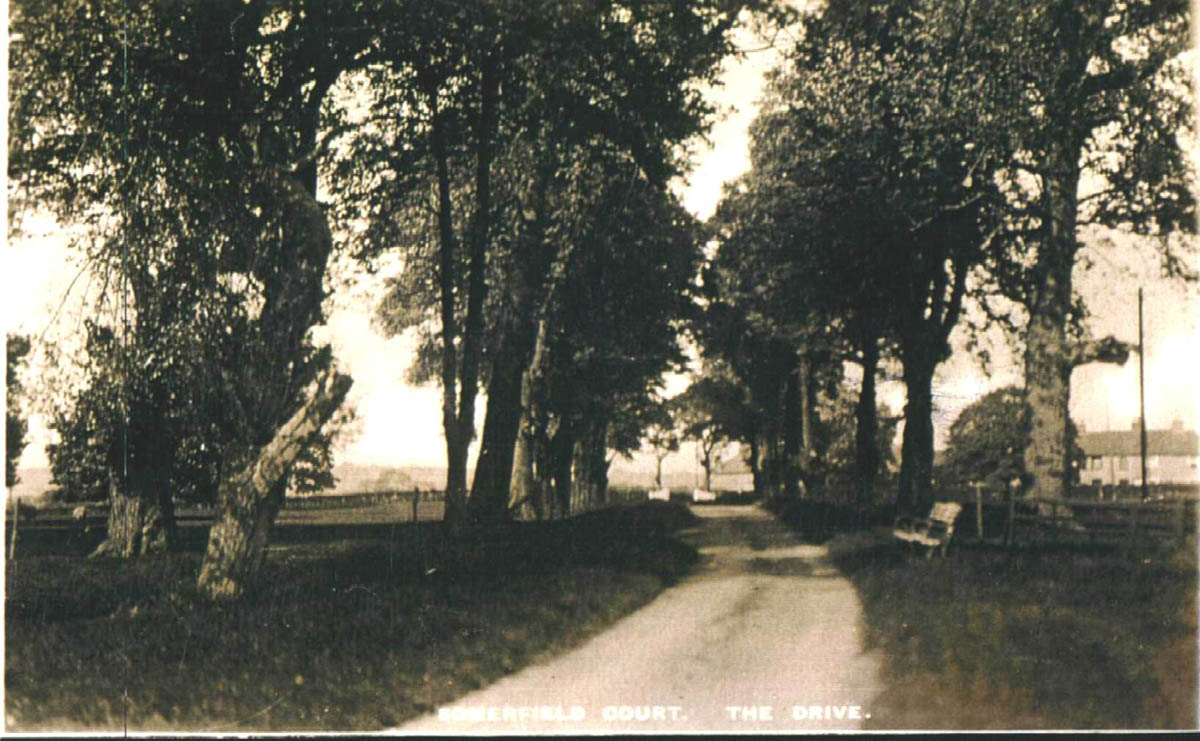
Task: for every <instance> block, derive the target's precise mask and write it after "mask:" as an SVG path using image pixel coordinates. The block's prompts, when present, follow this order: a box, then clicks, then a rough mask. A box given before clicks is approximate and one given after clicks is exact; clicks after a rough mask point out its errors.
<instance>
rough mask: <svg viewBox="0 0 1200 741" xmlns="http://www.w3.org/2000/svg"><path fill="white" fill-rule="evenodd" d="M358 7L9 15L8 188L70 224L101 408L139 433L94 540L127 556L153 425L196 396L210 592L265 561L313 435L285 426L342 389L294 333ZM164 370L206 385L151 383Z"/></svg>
mask: <svg viewBox="0 0 1200 741" xmlns="http://www.w3.org/2000/svg"><path fill="white" fill-rule="evenodd" d="M363 9H364V6H363V5H362V4H357V3H352V2H347V3H337V4H334V3H318V2H314V3H310V2H305V1H304V0H295V1H294V2H284V3H279V2H248V3H247V2H234V1H233V0H228V1H226V2H220V3H187V2H183V3H171V4H166V3H164V4H160V5H155V6H151V7H149V8H147V9H145V11H144V12H140V13H137V14H134V13H129V12H127V11H126V9H125V8H124V6H122V5H120V4H119V3H113V2H107V1H106V0H74V1H73V2H68V3H41V2H34V1H32V0H31V1H30V2H28V3H23V4H22V5H21V6H20V7H18V8H17V9H16V10H15V12H14V18H13V28H14V31H15V38H16V39H17V40H18V41H19V43H17V44H14V46H15V47H16V50H15V53H14V62H15V63H14V65H13V69H14V72H13V81H14V97H13V106H14V112H15V116H14V120H16V121H20V122H21V127H20V129H19V130H18V131H16V132H15V135H14V141H15V142H17V143H18V145H17V146H15V147H14V148H13V153H12V156H11V158H10V168H11V169H10V176H11V177H12V181H13V182H15V183H16V184H17V188H16V190H15V191H14V192H15V193H17V194H19V196H20V197H22V198H28V199H30V200H31V201H32V202H34V203H36V204H38V205H41V206H43V207H45V208H48V209H50V210H52V211H53V212H54V213H55V215H56V216H57V217H58V218H59V221H60V222H61V223H64V224H73V225H79V226H81V227H84V230H85V232H86V234H87V235H88V237H89V238H91V239H92V240H93V243H92V246H93V249H92V252H91V254H90V255H89V257H90V258H91V259H92V260H93V262H95V263H97V264H98V265H100V266H102V267H103V268H105V269H106V270H107V271H108V274H109V275H111V276H112V277H113V281H112V283H113V287H114V291H113V293H114V294H115V298H116V301H115V303H116V304H117V305H118V307H119V309H120V311H119V312H118V315H117V316H118V321H117V322H116V326H115V331H114V332H113V336H114V338H115V342H116V343H117V350H116V353H115V354H116V357H117V358H118V362H117V367H118V368H119V369H121V371H122V375H121V377H120V383H119V384H118V392H119V393H118V397H119V399H120V400H121V403H120V404H119V405H118V408H120V409H121V416H122V419H123V420H124V423H125V424H127V425H128V426H129V427H130V431H131V432H133V431H137V435H130V436H129V437H125V436H121V437H122V455H123V457H124V458H125V459H126V460H127V461H128V462H129V465H128V466H126V465H122V466H121V468H120V470H119V471H118V472H117V473H116V475H114V477H113V482H114V486H113V497H112V498H113V507H112V509H111V514H110V520H109V526H110V527H109V536H110V537H109V541H108V543H109V546H108V548H109V549H110V550H111V551H112V552H116V553H121V554H127V553H130V552H132V551H135V550H139V549H144V544H145V543H147V542H155V538H153V537H151V538H149V539H148V538H147V537H146V536H147V535H153V533H152V532H151V533H148V532H147V527H149V528H150V529H151V530H152V531H153V530H155V529H157V526H156V525H155V524H154V523H155V521H157V520H168V521H169V517H170V492H169V488H168V487H166V486H164V485H163V482H164V478H163V475H162V469H163V465H162V464H163V458H164V457H165V458H173V457H175V456H176V455H177V453H178V451H177V450H171V449H162V448H161V447H156V446H160V445H161V444H163V442H164V441H163V440H156V439H155V436H154V433H155V430H157V429H160V427H161V419H159V420H158V421H156V419H155V416H156V415H162V414H171V413H173V412H175V411H178V410H179V409H186V408H188V406H189V405H190V404H191V403H193V402H197V401H199V402H201V404H202V405H203V408H204V410H205V411H204V413H205V414H209V415H211V416H212V417H213V418H214V419H216V420H217V423H216V427H217V428H218V429H219V432H220V434H219V435H218V436H217V437H216V440H218V441H219V442H217V444H218V445H219V447H220V455H219V457H220V460H221V470H222V474H221V484H220V486H219V500H220V504H221V518H220V521H219V522H218V524H217V525H216V526H214V528H213V533H212V538H211V540H210V544H209V548H208V551H207V553H206V557H205V565H204V568H203V570H202V573H201V577H200V585H201V589H202V591H204V592H205V593H206V594H208V595H210V596H212V597H236V596H237V595H239V594H241V593H242V591H243V590H244V588H245V587H246V586H247V585H248V584H249V583H250V582H251V581H252V580H253V578H254V574H255V572H256V571H257V566H258V564H260V563H261V560H262V554H263V552H264V547H265V541H266V537H267V533H268V532H269V530H270V527H271V524H272V522H273V519H274V514H275V512H276V511H277V510H278V506H279V503H280V501H281V499H282V496H283V493H284V491H285V488H286V481H287V475H288V472H289V469H290V467H291V463H292V461H293V460H294V457H295V455H296V454H297V451H298V450H299V449H301V448H303V447H304V444H306V443H307V442H308V440H309V439H310V438H309V436H310V435H311V433H312V430H311V429H310V428H311V424H302V425H298V424H289V423H290V421H292V420H295V419H296V417H297V416H298V415H299V416H302V417H303V418H304V419H305V420H306V421H307V422H312V420H313V419H314V418H313V416H312V415H313V413H319V416H320V415H327V414H331V413H332V406H336V405H331V404H330V403H329V402H330V400H331V399H333V398H338V399H339V400H340V395H344V393H345V386H346V383H347V379H344V378H341V377H339V376H337V375H336V374H333V375H332V377H330V375H329V373H328V371H327V369H328V367H329V364H330V356H329V354H328V352H320V351H318V350H317V349H316V348H313V347H312V346H311V344H310V342H309V341H308V339H307V333H308V330H309V328H310V327H312V326H313V325H314V324H316V323H318V322H319V321H320V319H321V303H322V299H323V298H324V293H323V281H324V278H325V266H326V261H327V259H328V256H329V252H330V249H331V247H332V242H331V237H330V232H329V228H328V224H327V220H326V217H325V214H324V211H323V209H322V207H321V205H320V204H319V203H318V202H317V200H316V192H317V176H316V167H317V159H318V158H319V156H320V153H321V148H322V145H323V144H325V143H327V141H328V140H327V138H323V137H322V136H321V135H320V134H321V117H320V112H321V107H322V103H323V101H324V100H325V97H326V94H327V92H328V91H329V89H330V86H331V85H332V84H333V82H334V81H335V80H336V79H337V77H338V75H340V74H341V73H342V71H344V70H345V69H346V68H347V67H349V66H352V65H353V64H354V63H355V61H356V59H357V56H358V53H359V52H360V51H361V50H362V49H363V48H364V47H365V45H366V44H367V43H368V42H369V41H370V40H371V39H372V38H374V36H373V34H374V32H373V31H370V30H369V29H370V28H371V27H370V26H369V25H367V26H364V25H362V24H361V23H359V22H358V20H359V19H357V18H356V19H355V22H354V23H346V21H347V20H348V19H349V18H350V17H351V16H350V15H349V14H350V13H351V12H352V11H353V12H357V11H359V10H363ZM330 31H336V33H334V34H332V35H331V34H330ZM114 49H117V50H119V56H116V57H114V55H113V50H114ZM172 294H177V296H178V297H177V298H171V295H172ZM135 363H136V364H137V366H138V367H139V368H142V369H143V370H141V371H138V373H137V374H134V373H129V372H125V371H126V370H128V369H130V368H132V367H134V364H135ZM179 368H186V369H187V370H186V372H182V375H181V374H179V373H176V370H177V369H179ZM180 377H192V378H198V379H201V383H200V384H199V387H200V388H201V389H203V390H204V392H205V394H206V395H204V396H203V398H202V399H197V398H196V397H194V396H189V395H188V394H186V393H184V394H180V393H179V392H180V391H181V390H184V389H187V385H186V384H178V383H174V382H170V383H168V382H166V381H167V380H168V379H173V378H174V379H178V378H180ZM138 378H142V379H144V380H145V381H146V383H147V384H149V385H148V389H149V392H148V393H146V394H142V393H137V389H136V387H135V386H132V385H131V384H132V383H133V382H134V381H135V380H136V379H138ZM314 379H324V380H322V381H320V382H314ZM306 389H312V390H313V392H314V393H315V394H316V396H306V395H305V390H306ZM210 404H211V405H213V406H210ZM139 405H140V408H144V409H145V412H144V413H142V412H139V411H138V410H139ZM318 426H319V425H318ZM280 435H285V436H287V435H300V436H301V437H300V438H297V439H287V440H281V439H280ZM164 437H167V439H168V440H169V439H170V438H169V436H164ZM126 440H128V442H126ZM280 456H282V457H280ZM139 532H140V533H141V535H140V536H138V535H137V533H139ZM139 537H140V543H139Z"/></svg>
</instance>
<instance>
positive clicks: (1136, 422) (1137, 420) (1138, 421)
mask: <svg viewBox="0 0 1200 741" xmlns="http://www.w3.org/2000/svg"><path fill="white" fill-rule="evenodd" d="M1129 428H1130V429H1131V430H1133V431H1134V432H1137V431H1138V430H1140V429H1142V418H1141V417H1134V418H1133V422H1132V423H1131V424H1130V425H1129Z"/></svg>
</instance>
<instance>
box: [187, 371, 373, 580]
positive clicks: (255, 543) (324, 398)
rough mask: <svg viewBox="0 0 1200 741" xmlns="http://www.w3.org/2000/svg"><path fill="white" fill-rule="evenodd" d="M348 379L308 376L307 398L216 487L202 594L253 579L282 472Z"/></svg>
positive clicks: (282, 484)
mask: <svg viewBox="0 0 1200 741" xmlns="http://www.w3.org/2000/svg"><path fill="white" fill-rule="evenodd" d="M351 383H352V381H351V379H350V377H349V376H347V375H344V374H342V373H338V372H337V371H328V372H326V373H324V374H323V375H322V376H321V377H320V378H318V379H317V381H316V382H314V384H313V386H312V388H311V389H310V392H309V395H308V400H307V401H306V402H305V404H304V405H303V406H302V407H301V408H300V409H299V410H298V411H297V412H296V413H295V414H294V415H292V417H291V419H289V420H288V421H287V422H286V423H285V424H284V425H283V426H282V427H280V428H279V430H278V431H276V433H275V436H274V437H273V438H272V439H271V441H270V442H269V443H267V444H266V445H265V446H264V447H263V448H262V449H261V450H259V451H257V453H256V454H255V455H254V456H253V457H252V458H251V460H249V461H248V462H247V464H246V465H244V466H242V467H241V468H239V469H237V470H235V471H234V472H233V473H232V474H231V475H228V476H225V477H223V478H222V480H221V485H220V489H219V490H218V500H219V501H220V506H221V514H220V517H219V519H218V520H217V522H216V523H215V524H214V525H213V526H212V529H211V530H210V531H209V536H208V549H207V551H205V554H204V563H203V566H202V567H201V569H200V579H199V582H198V587H199V589H200V592H201V593H202V594H204V595H205V596H206V597H208V598H210V599H214V600H230V599H237V598H238V597H240V596H241V595H242V594H243V593H244V592H245V590H246V589H247V588H248V587H249V586H250V585H252V584H253V582H254V580H255V578H256V577H257V575H258V572H259V570H260V569H261V567H262V563H263V558H264V557H265V556H266V547H267V537H268V535H269V534H270V531H271V526H272V525H273V524H274V522H275V516H276V515H277V514H278V512H279V508H280V506H281V505H282V504H283V497H284V493H285V490H286V486H287V473H288V471H289V469H290V468H291V465H292V463H293V461H295V459H296V456H297V455H299V453H300V451H301V450H302V449H303V448H304V446H305V445H306V444H308V442H309V441H310V440H311V439H312V437H313V435H315V434H317V432H319V431H320V429H321V427H322V426H323V425H324V424H325V423H326V422H327V421H329V418H330V417H332V416H333V413H334V412H335V411H337V408H338V407H339V406H340V405H341V403H342V400H343V399H345V398H346V393H347V392H348V391H349V390H350V385H351Z"/></svg>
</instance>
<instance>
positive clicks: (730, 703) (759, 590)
mask: <svg viewBox="0 0 1200 741" xmlns="http://www.w3.org/2000/svg"><path fill="white" fill-rule="evenodd" d="M692 509H693V511H694V512H695V513H696V515H698V516H699V517H700V522H699V524H698V525H697V526H695V527H692V528H690V529H688V530H685V531H683V532H682V533H681V534H680V535H681V537H683V538H685V539H686V540H688V542H690V543H692V544H693V545H695V546H696V547H697V548H699V550H700V552H701V554H702V559H703V560H702V562H701V564H700V565H699V566H698V567H697V568H696V569H695V570H694V571H693V572H692V573H691V574H690V575H689V576H687V577H686V578H685V579H683V580H681V581H680V582H679V583H678V584H676V585H675V586H673V587H671V588H669V589H667V590H665V591H664V592H663V593H662V594H661V595H659V597H658V598H656V599H655V600H654V601H653V602H651V603H650V604H648V605H646V606H645V607H643V608H642V609H640V610H638V611H636V612H634V613H632V614H631V615H628V616H627V617H625V618H623V619H622V620H620V621H618V622H617V623H616V624H614V625H613V626H612V627H611V628H609V629H608V630H606V631H605V632H603V633H601V634H599V635H597V636H595V637H594V638H592V639H591V640H589V641H587V642H586V643H584V644H583V645H582V646H580V647H579V648H577V649H575V650H573V651H570V652H568V653H565V654H562V655H559V656H557V657H553V658H551V659H550V660H548V661H547V662H546V663H543V664H538V665H534V666H530V667H527V668H526V669H523V670H522V671H520V672H518V673H516V674H513V675H512V676H509V677H506V678H504V679H502V680H500V681H498V682H496V683H495V684H492V685H490V686H489V687H486V688H484V689H482V690H479V691H477V692H474V693H472V694H469V695H467V696H465V697H463V698H461V699H460V700H459V702H457V703H456V704H454V705H452V706H449V707H445V708H441V709H440V710H439V714H438V715H430V716H426V717H424V718H419V719H417V720H416V721H414V722H412V723H409V724H407V725H405V726H402V727H401V728H399V729H397V730H398V731H399V732H401V733H422V734H429V733H432V734H439V733H453V734H462V733H468V734H492V733H516V734H521V733H538V734H560V733H580V732H601V733H611V732H620V731H626V732H628V731H633V732H638V731H641V732H671V731H746V732H771V731H776V732H778V731H814V730H826V729H827V730H853V729H855V728H858V727H859V725H860V724H861V721H862V719H863V718H865V717H869V713H870V708H871V701H872V699H873V698H874V697H875V696H876V695H877V694H878V692H879V689H880V685H879V679H878V676H879V660H878V656H877V655H876V654H875V653H874V652H872V653H867V654H864V653H863V652H862V642H863V635H862V610H861V605H860V604H859V601H858V597H857V595H856V594H855V592H854V589H853V587H852V586H851V585H850V582H849V581H847V580H846V579H845V578H844V577H842V576H841V575H840V574H839V573H838V572H837V570H836V569H835V568H834V567H833V565H832V564H831V563H830V561H829V557H828V551H827V549H826V548H825V547H824V546H812V545H805V544H803V543H800V542H799V541H798V540H797V539H796V538H795V536H794V535H793V534H792V533H791V532H790V531H789V530H788V529H787V528H786V527H785V526H784V525H783V524H782V523H780V522H779V521H778V520H777V519H776V518H775V517H774V516H772V515H771V514H769V513H767V512H765V511H763V510H761V509H759V508H757V507H754V506H702V507H693V508H692Z"/></svg>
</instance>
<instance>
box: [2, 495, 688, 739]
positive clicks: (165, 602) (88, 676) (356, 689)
mask: <svg viewBox="0 0 1200 741" xmlns="http://www.w3.org/2000/svg"><path fill="white" fill-rule="evenodd" d="M657 504H658V503H651V504H648V505H643V506H637V507H627V508H619V509H612V510H607V511H602V512H595V513H591V514H588V515H584V516H582V517H579V518H576V519H574V520H570V521H565V522H555V523H529V524H516V525H512V526H509V527H505V528H502V529H498V530H492V531H489V532H476V533H471V534H470V536H469V537H468V538H465V539H464V544H463V545H461V546H460V547H457V548H455V547H451V546H448V545H447V544H446V543H445V542H444V540H443V539H442V536H441V534H440V530H439V529H438V528H437V527H435V526H431V525H422V526H412V525H401V526H393V527H387V526H371V527H366V528H363V529H361V530H360V531H355V530H354V529H353V528H349V527H345V526H343V527H339V528H336V529H333V528H331V529H330V533H331V537H328V538H324V539H322V538H320V537H319V536H318V535H313V534H314V533H319V528H312V529H306V532H307V533H309V535H310V537H305V538H291V539H290V540H288V541H287V542H285V543H283V544H282V545H279V546H275V547H273V548H272V550H271V552H270V554H269V556H268V561H267V564H266V566H265V578H264V581H263V585H262V587H261V588H260V589H259V590H257V591H256V592H255V593H254V594H253V595H252V596H251V597H249V598H248V599H246V600H244V601H242V602H240V603H237V604H231V605H214V604H210V603H206V602H204V601H201V600H199V599H198V598H197V596H196V593H195V587H194V583H195V575H196V573H197V571H198V568H199V563H200V553H199V552H196V551H191V552H184V553H178V554H172V555H170V556H164V557H159V558H152V559H145V560H141V561H135V562H120V561H85V560H83V559H81V558H80V557H79V556H75V555H72V556H63V555H33V556H28V557H24V558H19V560H18V561H16V562H10V563H9V564H8V569H7V573H6V574H5V577H6V584H7V590H8V591H7V596H6V609H7V614H6V623H7V624H6V626H5V627H6V631H5V648H6V651H7V664H6V668H5V685H6V692H7V695H6V696H7V708H6V711H7V714H8V718H9V730H48V729H59V730H79V729H91V730H105V731H120V730H122V729H123V728H126V727H128V728H129V729H130V730H135V729H136V730H157V729H170V730H206V731H229V732H236V731H243V730H251V729H254V730H297V729H313V730H374V729H380V728H385V727H388V726H392V725H395V724H398V723H400V722H402V721H404V720H406V719H409V718H412V717H414V716H417V715H420V714H422V713H424V712H428V711H431V710H433V709H434V708H436V707H437V706H438V705H441V704H445V703H447V702H449V701H450V700H452V699H453V698H455V697H457V696H459V695H461V694H463V693H466V692H468V691H470V690H472V689H475V688H478V687H481V686H483V685H485V684H487V683H489V682H492V681H494V680H495V679H498V678H499V677H501V676H503V675H505V674H508V673H511V672H513V671H515V670H516V669H518V668H520V667H521V666H523V665H525V664H528V663H530V662H531V661H533V660H535V659H536V658H538V657H539V656H540V655H544V654H546V653H547V652H554V651H559V650H562V649H563V648H566V647H569V646H571V645H574V644H577V643H579V642H580V641H581V640H583V639H584V638H586V637H587V636H589V635H591V634H593V633H595V632H596V631H598V630H600V629H601V628H603V627H605V626H607V625H608V624H610V623H611V622H613V621H614V620H616V619H617V618H619V617H621V616H622V615H624V614H626V613H628V612H630V611H632V610H634V609H636V608H637V607H639V606H641V605H643V604H645V603H646V602H647V601H649V600H650V599H651V598H653V597H654V596H655V595H656V594H657V593H658V592H659V591H661V590H662V589H663V588H664V586H665V585H667V584H669V583H670V582H672V581H673V580H674V579H676V578H677V577H678V576H679V575H681V574H682V573H683V572H684V571H685V570H686V569H687V568H688V567H689V566H690V565H691V564H692V563H693V561H694V560H695V557H696V554H695V552H694V551H692V550H691V549H689V548H687V547H686V546H683V545H681V544H680V543H678V542H677V541H674V540H672V539H670V537H669V534H670V532H672V531H673V530H675V529H677V528H678V527H681V526H683V525H684V524H686V522H687V520H688V518H689V517H690V514H689V513H688V512H687V511H686V509H684V508H682V507H680V506H678V505H671V504H667V503H661V505H659V506H654V505H657ZM356 534H357V535H359V536H360V537H355V536H356Z"/></svg>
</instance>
